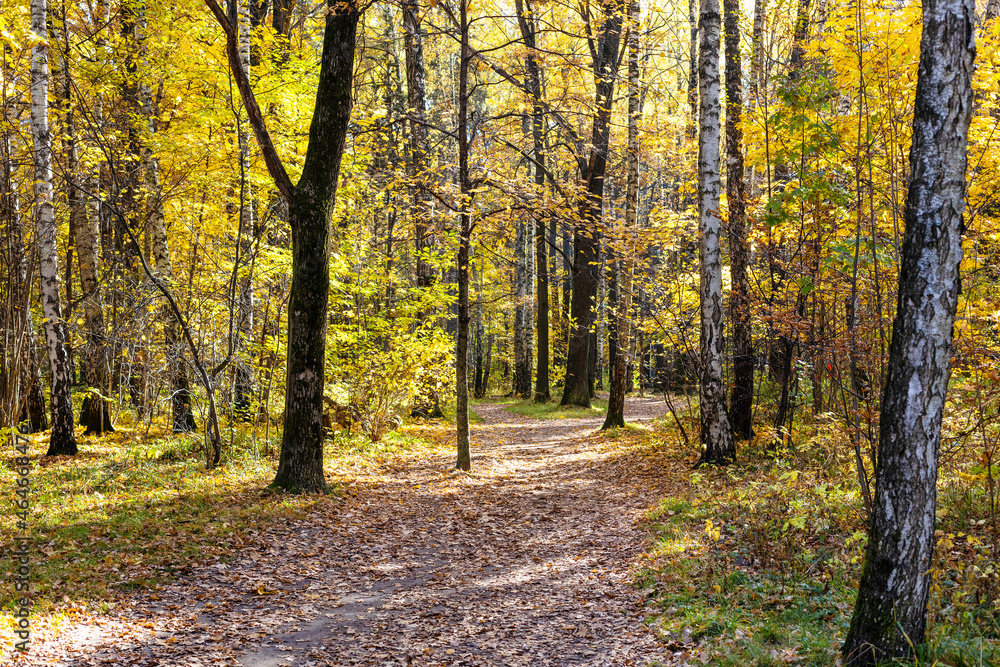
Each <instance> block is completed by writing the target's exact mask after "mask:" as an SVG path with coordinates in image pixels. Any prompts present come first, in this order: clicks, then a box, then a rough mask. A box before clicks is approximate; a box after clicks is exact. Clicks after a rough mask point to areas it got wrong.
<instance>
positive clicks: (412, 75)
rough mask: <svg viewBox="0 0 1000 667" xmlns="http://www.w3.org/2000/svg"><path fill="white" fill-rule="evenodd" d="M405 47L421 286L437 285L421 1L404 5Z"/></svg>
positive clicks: (411, 167)
mask: <svg viewBox="0 0 1000 667" xmlns="http://www.w3.org/2000/svg"><path fill="white" fill-rule="evenodd" d="M403 48H404V52H405V60H406V101H407V105H408V107H409V115H410V122H409V126H410V155H409V158H410V159H409V168H410V174H409V175H410V178H411V179H412V181H413V183H412V185H411V187H412V188H413V199H412V201H413V220H414V237H415V246H416V247H415V250H416V254H417V257H416V260H417V263H416V264H417V276H416V278H417V287H421V288H427V287H430V286H431V285H433V284H434V267H433V266H432V265H431V263H430V256H429V255H430V253H431V252H432V250H433V248H434V236H433V234H432V233H431V232H430V227H429V224H428V223H429V216H430V206H429V202H428V194H427V190H426V187H427V186H426V185H425V184H424V183H423V179H424V171H425V170H426V169H427V152H428V148H427V127H426V125H425V122H426V109H427V101H426V98H425V95H426V92H425V91H426V87H427V84H426V77H425V74H424V42H423V33H422V31H421V27H420V8H419V6H418V4H417V0H404V2H403Z"/></svg>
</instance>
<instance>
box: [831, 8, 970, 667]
mask: <svg viewBox="0 0 1000 667" xmlns="http://www.w3.org/2000/svg"><path fill="white" fill-rule="evenodd" d="M975 49H976V47H975V4H974V3H973V1H972V0H925V1H924V2H923V36H922V37H921V40H920V64H919V68H918V72H917V90H916V100H915V104H914V114H913V143H912V146H911V148H910V172H911V174H912V177H911V180H910V188H909V192H908V193H907V198H906V211H905V219H906V232H905V236H904V239H903V249H902V257H901V264H900V274H899V294H898V302H897V310H896V317H895V320H894V321H893V327H892V342H891V344H890V349H889V363H888V375H887V378H886V384H885V391H884V393H883V398H882V414H881V421H880V432H879V448H878V461H877V464H876V468H875V500H874V507H873V512H872V516H871V523H870V526H869V531H868V548H867V550H866V553H865V564H864V567H863V569H862V573H861V582H860V586H859V590H858V597H857V601H856V603H855V607H854V616H853V617H852V619H851V629H850V631H849V633H848V635H847V640H846V641H845V642H844V647H843V655H844V661H845V664H847V665H852V666H853V665H866V666H867V665H874V664H876V662H877V661H881V660H889V659H892V658H896V657H903V656H907V655H909V654H910V651H911V647H912V646H917V645H919V644H921V643H923V642H924V633H925V629H926V614H927V600H928V595H929V592H930V583H931V578H930V571H931V568H932V562H931V558H932V556H933V548H934V523H935V509H936V502H937V470H938V453H939V448H940V441H941V419H942V413H943V410H944V405H945V398H946V394H947V389H948V379H949V376H950V364H951V340H952V328H953V325H954V319H955V309H956V306H957V301H958V290H959V264H960V262H961V258H962V230H963V220H962V214H963V211H964V209H965V172H966V163H967V157H966V146H967V141H968V133H969V122H970V119H971V115H972V107H973V95H972V71H973V62H974V60H975Z"/></svg>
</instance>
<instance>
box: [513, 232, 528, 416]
mask: <svg viewBox="0 0 1000 667" xmlns="http://www.w3.org/2000/svg"><path fill="white" fill-rule="evenodd" d="M514 229H515V232H514V386H513V390H514V396H517V397H519V398H524V397H526V396H529V395H530V394H531V361H532V360H531V306H532V304H531V299H530V297H529V295H530V280H531V272H530V271H529V270H528V262H529V259H528V255H529V253H528V248H529V246H530V241H529V239H530V238H531V237H532V234H530V233H529V231H528V225H527V223H525V222H524V220H517V221H516V222H515V223H514Z"/></svg>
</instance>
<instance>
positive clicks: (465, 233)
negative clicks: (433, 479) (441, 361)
mask: <svg viewBox="0 0 1000 667" xmlns="http://www.w3.org/2000/svg"><path fill="white" fill-rule="evenodd" d="M459 22H460V24H459V30H460V32H461V40H462V47H461V55H460V56H459V58H460V60H459V70H458V185H459V191H460V194H459V197H460V201H459V208H460V213H459V218H460V223H459V224H460V228H459V237H458V332H457V336H456V338H455V390H456V397H455V431H456V444H457V447H456V449H457V457H456V460H455V467H456V468H458V469H459V470H466V471H467V470H470V469H471V468H472V449H471V443H470V441H469V369H468V365H469V320H470V319H471V318H470V316H469V247H470V245H471V241H472V214H471V212H470V209H471V207H472V202H471V199H472V196H473V193H472V180H471V178H470V177H469V60H470V59H471V58H472V55H471V53H470V51H469V17H468V1H467V0H459Z"/></svg>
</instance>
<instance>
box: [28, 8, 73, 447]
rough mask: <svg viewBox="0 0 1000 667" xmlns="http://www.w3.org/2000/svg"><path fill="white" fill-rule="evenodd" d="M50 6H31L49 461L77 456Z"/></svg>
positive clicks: (37, 209)
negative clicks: (58, 206)
mask: <svg viewBox="0 0 1000 667" xmlns="http://www.w3.org/2000/svg"><path fill="white" fill-rule="evenodd" d="M47 13H48V6H47V2H46V0H31V31H32V32H33V33H34V37H35V39H36V40H37V43H36V44H35V46H34V47H32V49H31V136H32V140H33V142H34V147H35V216H36V220H37V222H38V240H39V247H40V248H39V249H40V255H41V262H40V263H41V266H40V270H39V273H40V274H41V283H42V284H41V287H42V316H43V318H44V325H45V346H46V348H47V350H48V354H49V367H50V369H51V372H52V436H51V438H50V440H49V449H48V452H47V453H46V455H47V456H56V455H60V454H76V451H77V450H76V437H75V434H74V433H73V401H72V397H71V395H70V371H69V358H68V356H67V354H66V323H65V322H64V321H63V319H62V307H61V303H60V295H59V250H58V248H57V247H56V220H55V210H54V208H53V206H52V142H51V136H50V134H49V46H48V35H47V32H46V15H47Z"/></svg>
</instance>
